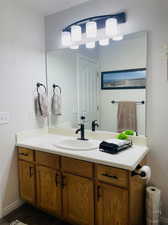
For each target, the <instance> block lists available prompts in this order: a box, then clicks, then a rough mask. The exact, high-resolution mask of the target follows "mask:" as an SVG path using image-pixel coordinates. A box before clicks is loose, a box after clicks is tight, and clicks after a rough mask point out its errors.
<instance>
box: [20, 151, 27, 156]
mask: <svg viewBox="0 0 168 225" xmlns="http://www.w3.org/2000/svg"><path fill="white" fill-rule="evenodd" d="M20 155H22V156H29V154H28V153H23V152H22V153H20Z"/></svg>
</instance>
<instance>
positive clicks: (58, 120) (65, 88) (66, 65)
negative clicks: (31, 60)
mask: <svg viewBox="0 0 168 225" xmlns="http://www.w3.org/2000/svg"><path fill="white" fill-rule="evenodd" d="M76 74H77V55H76V54H75V53H73V52H72V51H68V50H65V49H63V50H57V51H55V52H49V53H48V54H47V77H48V90H49V99H50V102H51V98H52V96H53V89H52V86H53V84H57V85H59V86H60V87H61V90H62V94H61V97H62V115H61V116H54V115H52V113H51V108H50V120H49V121H50V127H56V126H59V125H61V124H62V125H63V126H69V127H73V125H74V122H75V121H74V120H75V116H77V87H76V86H77V76H76ZM50 106H51V103H50Z"/></svg>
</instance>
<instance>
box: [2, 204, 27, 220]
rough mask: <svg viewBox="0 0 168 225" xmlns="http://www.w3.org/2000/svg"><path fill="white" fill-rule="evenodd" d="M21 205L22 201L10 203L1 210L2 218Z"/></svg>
mask: <svg viewBox="0 0 168 225" xmlns="http://www.w3.org/2000/svg"><path fill="white" fill-rule="evenodd" d="M22 204H23V201H21V200H16V201H15V202H12V203H11V204H10V205H8V206H7V207H5V208H4V209H2V217H4V216H6V215H8V214H9V213H10V212H12V211H13V210H15V209H17V208H19V207H20V206H21V205H22Z"/></svg>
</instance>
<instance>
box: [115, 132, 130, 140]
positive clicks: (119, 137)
mask: <svg viewBox="0 0 168 225" xmlns="http://www.w3.org/2000/svg"><path fill="white" fill-rule="evenodd" d="M117 139H120V140H127V139H128V136H127V135H126V134H124V133H121V134H118V135H117Z"/></svg>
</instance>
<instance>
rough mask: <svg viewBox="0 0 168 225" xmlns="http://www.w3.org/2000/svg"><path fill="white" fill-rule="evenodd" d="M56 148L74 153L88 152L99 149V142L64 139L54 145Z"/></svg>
mask: <svg viewBox="0 0 168 225" xmlns="http://www.w3.org/2000/svg"><path fill="white" fill-rule="evenodd" d="M54 146H55V147H57V148H63V149H66V150H67V149H68V150H75V151H90V150H94V149H97V148H99V141H96V140H87V141H82V140H77V139H64V140H61V141H59V142H58V143H56V144H54Z"/></svg>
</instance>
